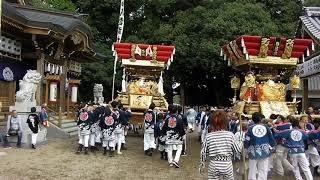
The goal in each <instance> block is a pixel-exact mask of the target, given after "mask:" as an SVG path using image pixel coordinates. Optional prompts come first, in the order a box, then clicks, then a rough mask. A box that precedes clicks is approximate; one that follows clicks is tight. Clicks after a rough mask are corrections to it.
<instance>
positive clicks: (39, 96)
mask: <svg viewBox="0 0 320 180" xmlns="http://www.w3.org/2000/svg"><path fill="white" fill-rule="evenodd" d="M37 71H38V72H39V73H40V74H41V76H42V77H41V81H40V84H39V85H38V87H37V92H36V101H37V105H38V106H39V105H41V104H42V103H43V102H42V101H43V86H42V80H43V79H44V54H43V53H42V54H41V57H40V58H39V59H37Z"/></svg>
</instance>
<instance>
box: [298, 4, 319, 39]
mask: <svg viewBox="0 0 320 180" xmlns="http://www.w3.org/2000/svg"><path fill="white" fill-rule="evenodd" d="M300 20H301V21H302V23H303V26H304V27H305V28H306V30H307V31H308V32H309V34H310V35H311V36H313V37H314V38H315V39H316V40H318V41H319V40H320V7H305V14H304V15H303V16H300Z"/></svg>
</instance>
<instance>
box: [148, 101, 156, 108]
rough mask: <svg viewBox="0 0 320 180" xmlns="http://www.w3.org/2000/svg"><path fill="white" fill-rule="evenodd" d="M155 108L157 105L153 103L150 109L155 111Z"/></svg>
mask: <svg viewBox="0 0 320 180" xmlns="http://www.w3.org/2000/svg"><path fill="white" fill-rule="evenodd" d="M154 108H156V105H155V104H154V103H153V102H152V103H151V104H150V106H149V109H152V110H154Z"/></svg>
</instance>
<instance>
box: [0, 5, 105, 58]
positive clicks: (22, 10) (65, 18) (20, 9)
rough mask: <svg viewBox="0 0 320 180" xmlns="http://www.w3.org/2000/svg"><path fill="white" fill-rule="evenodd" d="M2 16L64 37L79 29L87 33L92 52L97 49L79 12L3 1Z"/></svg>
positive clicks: (97, 54) (100, 55)
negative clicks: (46, 8)
mask: <svg viewBox="0 0 320 180" xmlns="http://www.w3.org/2000/svg"><path fill="white" fill-rule="evenodd" d="M2 16H4V17H6V18H9V19H12V20H15V21H17V22H18V23H21V24H24V25H27V26H31V27H39V28H45V29H49V30H51V31H53V32H59V33H61V34H63V35H64V36H65V37H67V36H68V35H70V34H71V33H72V32H73V31H74V30H80V31H81V32H83V33H85V34H86V35H87V37H88V39H89V41H88V43H89V47H90V49H92V50H93V51H94V52H97V51H98V50H97V49H96V47H95V45H94V43H93V37H92V35H91V31H90V27H89V26H88V25H87V24H86V23H85V22H83V20H82V19H81V18H80V16H79V14H76V13H67V12H62V11H55V10H45V9H39V8H35V7H31V6H22V5H18V4H11V3H8V2H6V1H3V2H2ZM90 53H91V52H90ZM94 57H95V58H98V59H104V58H105V56H104V55H102V54H100V53H96V54H95V55H94Z"/></svg>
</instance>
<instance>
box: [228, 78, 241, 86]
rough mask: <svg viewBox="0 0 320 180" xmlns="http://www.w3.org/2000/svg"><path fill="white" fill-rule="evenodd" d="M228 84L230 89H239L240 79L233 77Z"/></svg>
mask: <svg viewBox="0 0 320 180" xmlns="http://www.w3.org/2000/svg"><path fill="white" fill-rule="evenodd" d="M230 84H231V88H232V89H239V88H240V78H238V77H236V76H234V77H233V78H232V79H231V80H230Z"/></svg>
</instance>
